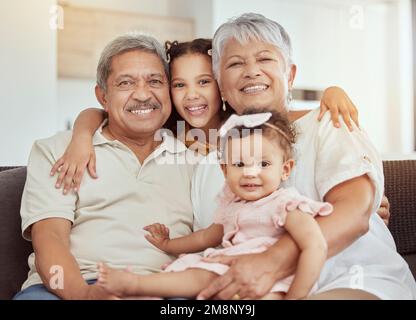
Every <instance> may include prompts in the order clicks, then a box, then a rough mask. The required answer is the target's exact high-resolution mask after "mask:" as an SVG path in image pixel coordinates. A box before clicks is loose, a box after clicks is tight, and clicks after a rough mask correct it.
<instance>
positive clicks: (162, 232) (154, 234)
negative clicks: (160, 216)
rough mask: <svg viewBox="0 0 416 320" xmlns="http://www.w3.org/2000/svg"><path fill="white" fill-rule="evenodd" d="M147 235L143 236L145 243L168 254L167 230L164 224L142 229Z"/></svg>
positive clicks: (168, 239) (155, 224)
mask: <svg viewBox="0 0 416 320" xmlns="http://www.w3.org/2000/svg"><path fill="white" fill-rule="evenodd" d="M143 229H144V230H146V231H147V232H149V234H146V235H145V238H146V239H147V241H149V242H150V243H151V244H153V245H154V246H155V247H157V248H159V249H160V250H162V251H165V252H168V251H169V250H168V245H169V241H170V238H169V228H168V227H166V226H165V225H164V224H160V223H154V224H151V225H148V226H146V227H144V228H143Z"/></svg>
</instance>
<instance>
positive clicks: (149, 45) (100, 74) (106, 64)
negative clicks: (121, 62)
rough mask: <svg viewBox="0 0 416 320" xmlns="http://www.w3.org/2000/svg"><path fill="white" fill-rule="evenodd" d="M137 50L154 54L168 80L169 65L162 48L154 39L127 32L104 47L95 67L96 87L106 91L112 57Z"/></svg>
mask: <svg viewBox="0 0 416 320" xmlns="http://www.w3.org/2000/svg"><path fill="white" fill-rule="evenodd" d="M132 50H139V51H144V52H149V53H154V54H156V55H157V56H158V57H159V58H160V60H161V62H162V64H163V67H164V69H165V73H166V77H167V78H168V79H169V65H168V63H167V61H166V54H165V50H164V49H163V46H162V45H161V44H160V43H159V41H157V40H156V39H155V38H153V37H151V36H148V35H144V34H141V33H138V32H129V33H127V34H125V35H122V36H119V37H117V38H115V39H114V40H113V41H111V42H110V43H109V44H107V45H106V47H105V48H104V50H103V52H102V53H101V57H100V61H99V62H98V67H97V85H98V86H99V87H100V88H101V89H103V90H104V91H107V79H108V77H109V75H110V73H111V61H112V59H113V57H114V56H117V55H119V54H122V53H125V52H127V51H132Z"/></svg>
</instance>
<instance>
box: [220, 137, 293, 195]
mask: <svg viewBox="0 0 416 320" xmlns="http://www.w3.org/2000/svg"><path fill="white" fill-rule="evenodd" d="M293 164H294V161H293V160H292V159H289V160H287V159H285V152H284V150H283V149H282V148H281V147H279V145H278V144H277V143H276V142H275V141H271V140H270V139H269V138H267V137H265V136H263V135H261V134H257V133H256V134H251V135H248V136H246V137H243V138H234V139H232V140H231V139H229V140H228V142H227V147H226V164H225V165H222V169H223V171H224V175H225V178H226V182H227V184H228V186H229V187H230V189H231V191H232V192H233V193H234V194H235V195H237V196H238V197H240V198H241V199H243V200H248V201H255V200H259V199H261V198H264V197H266V196H268V195H270V194H271V193H273V192H274V191H276V190H277V189H278V188H279V186H280V183H281V181H282V180H286V179H287V178H288V177H289V174H290V171H291V169H292V167H293Z"/></svg>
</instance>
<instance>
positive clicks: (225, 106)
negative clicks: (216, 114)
mask: <svg viewBox="0 0 416 320" xmlns="http://www.w3.org/2000/svg"><path fill="white" fill-rule="evenodd" d="M221 100H222V110H223V111H224V112H225V111H227V105H226V104H225V99H224V98H221Z"/></svg>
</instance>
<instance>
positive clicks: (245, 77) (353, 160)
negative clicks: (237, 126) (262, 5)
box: [192, 14, 416, 299]
mask: <svg viewBox="0 0 416 320" xmlns="http://www.w3.org/2000/svg"><path fill="white" fill-rule="evenodd" d="M291 56H292V48H291V43H290V38H289V36H288V34H287V33H286V31H285V30H284V29H283V27H282V26H280V25H279V24H278V23H276V22H274V21H272V20H269V19H267V18H265V17H264V16H262V15H258V14H244V15H242V16H240V17H238V18H236V19H233V20H231V21H229V22H227V23H225V24H223V25H222V26H220V27H219V29H218V30H217V31H216V33H215V35H214V39H213V69H214V74H215V76H216V78H217V80H218V83H219V86H220V90H221V94H222V97H223V98H224V99H225V100H226V101H227V102H228V104H229V105H231V106H232V107H233V108H234V109H235V111H236V112H237V113H242V112H243V111H244V110H245V109H246V108H247V107H255V108H259V109H263V108H265V107H266V108H274V109H279V106H282V105H286V107H287V101H288V100H289V99H288V97H290V91H291V90H292V85H293V81H294V79H295V75H296V66H295V65H294V64H293V62H292V58H291ZM317 112H318V111H311V112H299V113H291V114H290V118H291V121H293V122H294V124H295V125H296V127H297V130H298V132H299V136H298V141H297V145H296V150H297V159H296V160H297V164H296V168H295V171H294V172H293V173H292V175H291V178H290V180H289V182H288V184H289V185H292V186H295V187H296V188H297V189H298V190H299V191H300V192H301V193H302V194H304V195H306V196H308V197H310V198H313V199H315V200H324V201H328V202H330V203H332V205H333V206H334V212H333V214H331V215H329V216H326V217H319V218H317V221H318V223H319V225H320V227H321V229H322V232H323V234H324V236H325V238H326V241H327V244H328V260H327V262H326V264H325V266H324V268H323V270H322V273H321V276H320V278H319V281H318V283H317V285H318V291H317V292H316V294H315V295H314V296H312V297H311V298H315V299H416V285H415V281H414V279H413V277H412V274H411V272H410V270H409V268H408V266H407V264H406V262H405V261H404V260H403V259H402V258H401V256H400V255H399V254H398V253H397V252H396V248H395V244H394V240H393V238H392V236H391V234H390V232H389V230H388V229H387V227H386V225H385V224H384V223H383V221H382V219H381V218H380V217H379V216H378V215H377V214H375V211H376V208H378V206H379V205H380V202H381V199H382V194H383V183H384V181H383V171H382V163H381V161H380V159H379V156H378V154H377V152H376V151H375V149H374V147H373V146H372V144H371V143H370V141H369V140H368V138H367V136H366V135H365V133H364V132H363V131H360V130H358V129H356V130H354V131H353V132H352V133H350V132H349V131H348V129H347V128H346V126H344V127H343V128H341V129H334V128H333V126H332V125H331V124H330V117H329V115H326V116H325V117H324V119H323V121H321V122H318V121H317V120H316V118H317ZM223 181H224V178H223V176H222V172H221V170H220V167H219V165H218V164H217V163H216V155H214V154H210V155H209V156H208V157H207V158H206V161H205V162H203V163H201V164H200V165H199V167H198V168H197V171H196V174H195V177H194V181H193V186H194V190H193V194H192V200H193V204H194V210H195V217H196V220H197V222H198V223H199V225H200V226H201V227H206V226H207V225H209V223H211V221H212V214H213V212H214V209H215V201H214V198H215V196H216V194H218V192H219V191H220V190H221V188H222V185H223ZM298 255H299V249H298V248H297V246H296V245H295V243H294V241H293V239H292V238H291V237H290V236H289V235H285V236H284V237H283V238H282V239H281V240H280V241H279V242H278V243H276V244H275V245H274V246H273V247H271V248H270V249H269V250H267V251H265V252H263V253H259V254H250V255H242V256H234V257H225V256H223V257H218V258H214V259H212V260H213V261H215V262H220V263H225V264H228V265H230V268H229V270H228V272H227V273H225V274H224V275H223V276H221V277H220V278H218V279H217V280H215V281H214V282H213V283H212V284H211V285H210V287H208V288H207V289H205V290H203V291H202V292H201V293H200V295H199V298H203V299H204V298H205V299H207V298H221V299H230V298H236V299H243V298H257V297H262V296H264V295H265V294H266V293H267V292H269V290H270V289H271V287H272V285H273V284H274V283H275V282H276V281H277V280H280V279H283V278H284V277H286V276H288V275H290V274H292V273H294V271H295V269H296V265H297V260H298Z"/></svg>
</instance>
